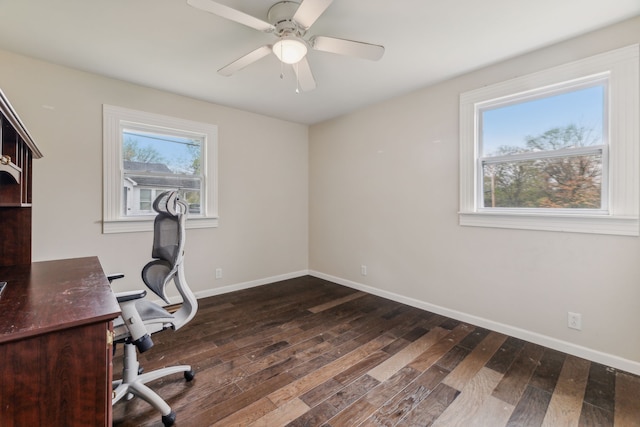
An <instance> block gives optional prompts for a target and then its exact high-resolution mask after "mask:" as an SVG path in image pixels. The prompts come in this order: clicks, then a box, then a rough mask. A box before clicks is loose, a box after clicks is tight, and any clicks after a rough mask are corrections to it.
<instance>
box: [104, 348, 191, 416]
mask: <svg viewBox="0 0 640 427" xmlns="http://www.w3.org/2000/svg"><path fill="white" fill-rule="evenodd" d="M136 356H137V353H136V347H135V345H133V344H132V343H125V344H124V358H123V365H124V370H123V373H122V379H121V380H116V381H113V382H112V387H113V398H112V401H111V402H112V404H113V405H115V404H116V403H117V402H119V401H120V400H121V399H122V398H123V397H126V399H127V400H130V399H132V398H133V397H135V396H138V397H140V398H141V399H143V400H145V401H146V402H148V403H149V404H150V405H151V406H153V407H154V408H155V409H156V410H157V411H159V412H160V413H161V414H162V423H163V424H164V425H165V427H168V426H171V425H173V423H174V422H175V420H176V414H175V412H173V411H172V410H171V407H170V406H169V405H168V404H167V403H166V402H165V401H164V400H163V399H162V398H161V397H160V396H159V395H158V394H157V393H156V392H155V391H153V390H152V389H150V388H149V387H147V386H146V385H145V384H146V383H148V382H150V381H153V380H157V379H159V378H162V377H164V376H167V375H171V374H176V373H180V372H183V373H184V378H185V379H186V380H187V381H191V380H192V379H193V378H194V376H195V373H194V372H193V370H192V369H191V366H189V365H179V366H170V367H167V368H162V369H158V370H155V371H151V372H147V373H142V374H141V373H139V367H140V364H139V363H138V358H137V357H136Z"/></svg>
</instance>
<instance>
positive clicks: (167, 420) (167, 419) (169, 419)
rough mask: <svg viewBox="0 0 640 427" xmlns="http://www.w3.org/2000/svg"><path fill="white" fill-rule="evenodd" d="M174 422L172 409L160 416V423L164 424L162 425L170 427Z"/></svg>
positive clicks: (174, 416)
mask: <svg viewBox="0 0 640 427" xmlns="http://www.w3.org/2000/svg"><path fill="white" fill-rule="evenodd" d="M175 422H176V413H175V412H173V411H171V412H169V415H163V416H162V424H164V427H170V426H172V425H173V424H174V423H175Z"/></svg>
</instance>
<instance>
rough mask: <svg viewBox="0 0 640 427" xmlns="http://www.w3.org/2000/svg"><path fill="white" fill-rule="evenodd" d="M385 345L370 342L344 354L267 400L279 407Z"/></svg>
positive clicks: (381, 340)
mask: <svg viewBox="0 0 640 427" xmlns="http://www.w3.org/2000/svg"><path fill="white" fill-rule="evenodd" d="M387 344H389V341H388V340H384V339H377V340H373V341H370V342H369V343H367V344H364V345H362V346H360V347H359V348H357V349H356V350H354V351H352V352H350V353H348V354H345V355H344V356H342V357H341V358H339V359H337V360H335V361H333V362H331V363H329V364H327V365H325V366H323V367H321V368H319V369H316V370H315V371H314V372H313V375H305V376H303V377H301V378H299V379H298V380H296V381H293V382H292V383H291V384H288V385H287V386H285V387H282V388H281V389H279V390H276V391H274V392H272V393H271V394H270V395H269V399H270V400H271V401H272V402H273V403H275V404H276V405H277V406H280V405H282V404H284V403H286V402H287V401H289V400H291V399H293V398H295V397H297V396H299V395H301V394H304V393H306V392H308V391H309V390H311V389H312V388H314V387H316V386H318V385H319V384H322V383H323V382H324V381H326V380H328V379H329V378H332V377H334V376H335V375H337V374H339V373H340V372H342V371H343V370H344V369H346V368H348V367H351V366H353V365H355V364H356V363H358V362H359V361H360V360H361V359H362V358H364V357H367V356H368V355H369V354H371V353H373V352H375V351H376V350H379V349H380V348H381V347H384V346H385V345H387Z"/></svg>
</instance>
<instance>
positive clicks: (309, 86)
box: [293, 56, 316, 92]
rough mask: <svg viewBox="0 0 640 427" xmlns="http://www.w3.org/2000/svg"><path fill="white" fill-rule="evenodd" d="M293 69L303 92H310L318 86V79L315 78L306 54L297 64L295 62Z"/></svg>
mask: <svg viewBox="0 0 640 427" xmlns="http://www.w3.org/2000/svg"><path fill="white" fill-rule="evenodd" d="M293 70H294V71H295V72H296V76H297V78H298V84H299V85H300V89H302V91H303V92H310V91H312V90H314V89H315V88H316V79H315V78H313V73H312V72H311V67H310V66H309V61H307V57H306V56H305V57H304V58H302V59H301V60H300V61H298V62H297V63H296V64H293Z"/></svg>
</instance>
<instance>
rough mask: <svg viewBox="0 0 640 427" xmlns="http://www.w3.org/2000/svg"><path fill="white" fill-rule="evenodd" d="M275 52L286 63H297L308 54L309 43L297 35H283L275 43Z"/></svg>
mask: <svg viewBox="0 0 640 427" xmlns="http://www.w3.org/2000/svg"><path fill="white" fill-rule="evenodd" d="M272 49H273V53H274V54H275V55H276V56H277V57H278V59H279V60H280V61H282V62H284V63H285V64H295V63H297V62H299V61H300V60H301V59H302V58H304V56H305V55H306V54H307V45H306V43H305V42H304V41H302V40H301V39H299V38H297V37H283V38H281V39H280V40H278V41H277V42H276V43H275V44H274V45H273V48H272Z"/></svg>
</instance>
